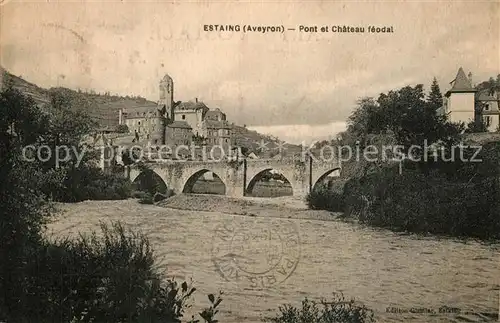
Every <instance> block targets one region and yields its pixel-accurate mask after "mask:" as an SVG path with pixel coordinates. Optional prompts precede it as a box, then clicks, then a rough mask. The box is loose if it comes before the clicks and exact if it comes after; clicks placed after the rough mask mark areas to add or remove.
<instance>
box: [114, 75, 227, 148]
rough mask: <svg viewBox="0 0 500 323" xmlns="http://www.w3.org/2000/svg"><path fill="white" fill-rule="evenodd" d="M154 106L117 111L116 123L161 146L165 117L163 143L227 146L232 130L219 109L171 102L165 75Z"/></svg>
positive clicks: (170, 84) (170, 85) (169, 80)
mask: <svg viewBox="0 0 500 323" xmlns="http://www.w3.org/2000/svg"><path fill="white" fill-rule="evenodd" d="M159 90H160V95H159V100H158V103H157V104H149V105H141V106H137V107H132V108H127V109H120V110H119V116H118V118H119V120H118V123H119V124H125V125H127V127H128V129H129V132H131V133H132V134H134V135H135V136H136V137H139V138H141V139H144V138H146V139H147V140H148V141H151V142H152V143H155V144H161V140H162V130H163V121H162V117H166V118H167V120H168V122H167V127H166V129H165V130H166V131H165V143H166V144H168V145H190V144H191V143H192V142H193V141H194V140H197V142H198V143H203V144H208V145H216V144H221V145H229V144H231V143H232V142H231V140H232V127H231V125H230V124H229V122H228V121H227V120H226V115H225V114H224V113H223V112H222V111H220V109H218V108H217V109H215V110H210V109H209V108H208V107H207V106H206V105H205V104H204V103H203V102H201V101H198V98H196V99H195V100H194V101H186V102H182V101H178V102H175V101H174V81H173V79H172V78H171V77H170V76H169V75H165V76H164V77H163V79H161V81H160V85H159Z"/></svg>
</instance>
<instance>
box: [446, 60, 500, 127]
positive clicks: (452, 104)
mask: <svg viewBox="0 0 500 323" xmlns="http://www.w3.org/2000/svg"><path fill="white" fill-rule="evenodd" d="M451 85H452V86H451V89H450V90H449V91H448V92H446V94H445V98H444V102H443V103H444V105H443V108H442V110H441V111H440V112H441V113H444V114H447V115H448V118H449V120H450V121H451V122H463V123H465V125H467V124H468V123H469V122H470V121H473V120H480V118H482V121H483V122H484V124H485V126H486V128H487V129H488V131H490V132H494V131H498V130H499V124H500V119H499V118H500V110H499V99H498V97H495V94H492V93H490V92H489V91H487V90H482V91H480V90H478V89H476V88H475V87H474V86H473V85H472V74H471V73H469V76H466V75H465V72H464V70H463V69H462V68H461V67H460V68H459V69H458V73H457V76H456V77H455V79H454V80H453V81H452V82H451Z"/></svg>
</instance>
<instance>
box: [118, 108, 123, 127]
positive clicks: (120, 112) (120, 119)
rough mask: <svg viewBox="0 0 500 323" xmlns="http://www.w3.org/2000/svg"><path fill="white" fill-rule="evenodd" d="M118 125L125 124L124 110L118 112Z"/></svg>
mask: <svg viewBox="0 0 500 323" xmlns="http://www.w3.org/2000/svg"><path fill="white" fill-rule="evenodd" d="M118 124H123V110H122V109H120V110H118Z"/></svg>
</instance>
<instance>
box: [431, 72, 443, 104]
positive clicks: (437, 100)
mask: <svg viewBox="0 0 500 323" xmlns="http://www.w3.org/2000/svg"><path fill="white" fill-rule="evenodd" d="M427 101H428V102H429V106H430V109H432V110H433V111H436V110H437V109H439V108H441V107H442V106H443V95H442V94H441V90H440V89H439V84H438V82H437V79H436V78H434V79H433V80H432V84H431V91H430V93H429V96H428V99H427Z"/></svg>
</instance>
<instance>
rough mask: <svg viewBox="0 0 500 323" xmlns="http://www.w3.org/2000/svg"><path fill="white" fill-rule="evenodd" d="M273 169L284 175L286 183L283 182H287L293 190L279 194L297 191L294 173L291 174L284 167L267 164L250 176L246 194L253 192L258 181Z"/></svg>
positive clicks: (291, 193)
mask: <svg viewBox="0 0 500 323" xmlns="http://www.w3.org/2000/svg"><path fill="white" fill-rule="evenodd" d="M271 171H274V173H275V174H279V175H281V176H282V177H283V179H284V180H285V183H282V184H287V185H288V186H289V187H290V190H291V192H290V194H283V195H279V196H284V195H293V194H294V192H296V187H295V185H294V182H293V174H291V173H289V172H285V171H283V170H282V169H279V168H276V167H271V166H267V167H265V168H261V169H259V170H257V171H256V172H255V173H254V175H253V176H252V177H251V178H249V180H248V182H247V185H246V187H245V195H250V194H252V192H253V189H254V187H255V185H256V184H257V182H259V181H261V180H262V179H263V178H264V177H265V176H266V174H267V173H269V172H271Z"/></svg>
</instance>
